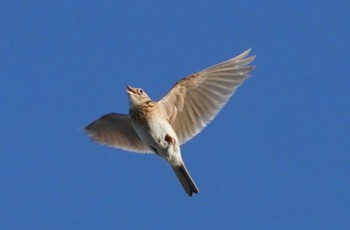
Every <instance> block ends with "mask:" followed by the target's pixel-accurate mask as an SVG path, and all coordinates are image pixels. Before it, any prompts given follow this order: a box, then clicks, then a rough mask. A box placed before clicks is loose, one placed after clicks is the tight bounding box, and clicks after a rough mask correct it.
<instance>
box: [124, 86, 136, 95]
mask: <svg viewBox="0 0 350 230" xmlns="http://www.w3.org/2000/svg"><path fill="white" fill-rule="evenodd" d="M126 92H128V94H135V93H136V89H135V88H132V87H130V86H128V85H126Z"/></svg>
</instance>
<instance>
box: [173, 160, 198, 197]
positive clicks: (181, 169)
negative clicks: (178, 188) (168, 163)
mask: <svg viewBox="0 0 350 230" xmlns="http://www.w3.org/2000/svg"><path fill="white" fill-rule="evenodd" d="M172 168H173V170H174V172H175V174H176V176H177V178H178V179H179V181H180V183H181V185H182V187H183V188H184V190H185V192H186V193H187V194H188V195H189V196H192V194H193V193H198V192H199V190H198V187H197V185H196V184H195V183H194V181H193V179H192V177H191V175H190V174H189V172H188V171H187V168H186V166H185V165H184V164H182V165H181V166H172Z"/></svg>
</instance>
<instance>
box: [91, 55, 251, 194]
mask: <svg viewBox="0 0 350 230" xmlns="http://www.w3.org/2000/svg"><path fill="white" fill-rule="evenodd" d="M249 52H250V49H248V50H247V51H245V52H243V53H242V54H240V55H238V56H237V57H235V58H232V59H230V60H227V61H225V62H222V63H220V64H217V65H214V66H212V67H209V68H207V69H205V70H202V71H200V72H198V73H195V74H192V75H190V76H188V77H186V78H183V79H181V80H180V81H178V82H177V83H175V85H174V86H173V87H172V88H171V89H170V91H169V92H168V93H167V94H166V95H165V96H164V97H163V98H162V99H160V100H159V101H157V102H156V101H153V100H152V99H151V98H150V97H149V96H148V95H147V94H146V92H145V91H144V90H143V89H141V88H133V87H131V86H128V85H127V86H126V91H127V94H128V98H129V113H128V114H120V113H110V114H106V115H104V116H102V117H100V118H98V119H97V120H95V121H93V122H92V123H90V124H89V125H87V126H86V127H85V131H86V133H87V134H88V135H89V136H91V138H92V139H93V140H95V141H97V142H98V143H101V144H105V145H109V146H112V147H116V148H119V149H123V150H128V151H133V152H139V153H155V154H157V155H158V156H160V157H161V158H163V159H165V160H166V161H167V162H168V163H169V164H170V166H171V167H172V169H173V171H174V172H175V174H176V176H177V178H178V179H179V181H180V183H181V185H182V187H183V189H184V190H185V192H186V193H187V194H188V195H189V196H192V194H193V193H198V192H199V189H198V187H197V185H196V183H195V182H194V180H193V179H192V177H191V176H190V174H189V172H188V170H187V168H186V166H185V163H184V161H183V159H182V157H181V149H180V145H182V144H183V143H185V142H187V141H188V140H190V139H191V138H193V137H194V136H195V135H197V134H198V133H199V132H201V130H202V129H203V128H204V127H205V126H206V125H207V124H208V123H209V122H210V121H211V120H212V119H213V118H214V117H215V116H216V115H217V114H218V112H219V111H220V110H221V109H222V107H223V106H224V105H225V103H226V102H227V101H228V99H229V98H230V97H231V96H232V94H233V93H234V92H235V91H236V89H237V88H238V87H239V86H240V85H241V84H242V83H243V81H244V80H246V79H247V78H248V77H249V73H250V72H251V71H252V70H253V69H254V67H253V66H250V65H248V64H249V63H251V62H252V61H253V60H254V58H255V56H250V57H248V55H249Z"/></svg>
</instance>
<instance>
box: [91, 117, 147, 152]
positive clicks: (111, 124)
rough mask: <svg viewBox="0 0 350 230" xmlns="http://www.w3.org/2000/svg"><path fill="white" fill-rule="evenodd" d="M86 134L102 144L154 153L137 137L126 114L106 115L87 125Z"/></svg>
mask: <svg viewBox="0 0 350 230" xmlns="http://www.w3.org/2000/svg"><path fill="white" fill-rule="evenodd" d="M85 132H86V133H87V134H88V135H89V136H91V137H92V139H93V140H95V141H97V142H98V143H101V144H105V145H109V146H112V147H116V148H120V149H124V150H128V151H133V152H139V153H151V152H152V151H151V150H150V149H149V148H147V146H146V145H144V144H143V142H142V141H141V140H140V138H139V137H138V136H137V134H136V132H135V130H134V128H133V127H132V125H131V122H130V117H129V115H126V114H117V113H110V114H107V115H104V116H102V117H100V118H99V119H97V120H96V121H93V122H92V123H90V124H89V125H87V126H86V127H85Z"/></svg>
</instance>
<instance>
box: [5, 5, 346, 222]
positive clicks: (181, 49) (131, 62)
mask: <svg viewBox="0 0 350 230" xmlns="http://www.w3.org/2000/svg"><path fill="white" fill-rule="evenodd" d="M0 5H1V14H0V20H1V30H0V31H1V36H0V76H1V77H0V103H1V104H0V105H1V113H0V118H1V121H0V122H1V132H0V143H1V144H0V229H349V228H350V196H349V194H350V180H349V175H350V155H349V152H350V119H349V118H350V103H349V101H350V90H349V85H350V77H349V74H348V71H347V68H348V65H349V63H348V62H349V59H350V55H349V53H350V50H349V41H350V27H349V22H350V16H349V13H348V9H349V7H350V4H349V2H347V1H289V2H288V1H284V2H283V1H212V2H203V1H176V2H175V1H173V2H160V1H158V2H156V1H147V2H146V1H133V2H127V1H104V2H101V1H16V2H14V1H2V2H1V4H0ZM250 47H251V48H252V53H253V54H255V55H257V58H256V60H255V61H254V65H255V66H256V69H255V70H254V72H253V74H252V75H253V76H252V78H250V79H248V80H247V81H246V82H245V83H244V84H243V85H242V86H241V87H240V88H239V89H238V91H237V93H236V94H235V95H234V97H232V99H231V100H230V102H229V103H228V104H227V105H226V106H225V107H224V109H223V110H222V111H221V112H220V114H219V115H218V116H217V117H216V119H215V120H214V121H213V122H212V123H211V124H210V125H209V126H208V127H207V128H205V129H204V130H203V132H202V133H201V134H200V135H198V136H197V137H195V138H194V139H193V140H191V141H190V142H188V143H186V144H185V145H183V146H182V153H183V158H184V159H185V161H186V163H187V167H188V169H189V171H190V172H191V175H192V176H193V178H194V179H195V181H196V183H197V185H198V187H199V189H200V193H199V195H195V196H193V197H191V198H189V197H188V196H187V195H186V194H185V193H184V191H183V190H182V188H181V186H180V184H179V183H178V181H177V179H176V177H175V176H174V175H173V172H172V170H171V169H170V167H169V166H168V165H167V164H166V162H165V161H163V160H161V159H160V158H158V157H156V156H153V155H140V154H132V153H128V152H124V151H121V150H118V149H112V148H107V147H105V146H101V145H97V144H95V143H93V142H91V141H90V139H89V138H88V137H86V136H85V135H84V133H83V132H82V128H83V127H84V126H85V125H86V124H88V123H89V122H91V121H92V120H94V119H96V118H98V117H99V116H101V115H103V114H106V113H109V112H113V111H114V112H125V113H126V112H127V111H128V101H127V95H126V92H125V84H126V83H127V84H130V85H132V86H137V87H142V88H143V89H144V90H146V91H147V92H148V94H149V95H150V96H151V97H152V98H153V99H154V100H158V99H159V98H161V97H162V96H163V95H164V94H165V93H166V92H167V91H168V90H169V88H170V87H171V86H172V85H173V84H174V83H175V82H176V81H177V80H179V79H180V78H182V77H185V76H187V75H188V74H191V73H194V72H196V71H199V70H202V69H204V68H206V67H209V66H211V65H213V64H216V63H219V62H221V61H224V60H226V59H229V58H231V57H233V56H236V55H238V54H239V53H241V52H243V51H244V50H246V49H247V48H250Z"/></svg>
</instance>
